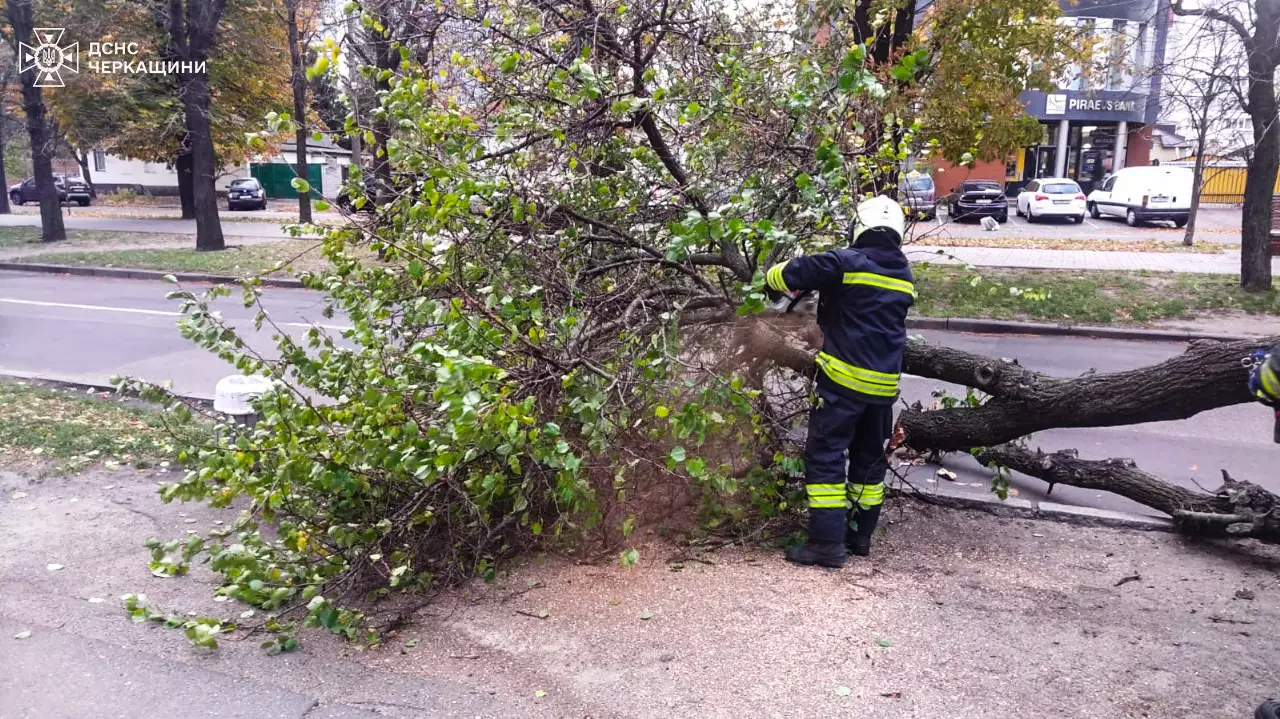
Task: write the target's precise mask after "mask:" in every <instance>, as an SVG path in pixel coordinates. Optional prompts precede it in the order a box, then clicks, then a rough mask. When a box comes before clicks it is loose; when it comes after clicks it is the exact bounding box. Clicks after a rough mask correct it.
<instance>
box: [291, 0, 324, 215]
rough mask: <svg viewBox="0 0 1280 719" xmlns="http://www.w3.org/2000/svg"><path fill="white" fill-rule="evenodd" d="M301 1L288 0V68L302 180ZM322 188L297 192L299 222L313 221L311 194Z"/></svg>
mask: <svg viewBox="0 0 1280 719" xmlns="http://www.w3.org/2000/svg"><path fill="white" fill-rule="evenodd" d="M299 4H300V0H287V2H286V5H287V7H288V13H289V17H288V25H289V69H290V70H291V71H292V78H293V121H294V123H296V124H297V128H298V129H297V131H296V133H295V134H294V144H295V145H296V146H297V153H298V154H297V158H296V160H297V170H296V172H297V174H298V177H300V178H302V179H303V180H306V179H308V177H309V175H308V174H307V71H306V68H304V67H303V66H302V39H301V37H300V34H301V33H300V32H299V30H298V5H299ZM313 191H314V192H319V191H320V188H308V190H307V191H306V192H299V193H298V222H311V193H312V192H313Z"/></svg>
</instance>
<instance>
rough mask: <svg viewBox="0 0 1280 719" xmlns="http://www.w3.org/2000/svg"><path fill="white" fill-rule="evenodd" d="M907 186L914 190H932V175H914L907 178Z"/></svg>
mask: <svg viewBox="0 0 1280 719" xmlns="http://www.w3.org/2000/svg"><path fill="white" fill-rule="evenodd" d="M907 187H909V188H911V189H913V190H932V189H933V178H932V177H912V178H908V179H907Z"/></svg>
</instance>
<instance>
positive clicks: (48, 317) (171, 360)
mask: <svg viewBox="0 0 1280 719" xmlns="http://www.w3.org/2000/svg"><path fill="white" fill-rule="evenodd" d="M171 289H172V287H171V286H169V285H166V284H163V283H159V282H151V281H137V280H107V279H99V278H81V277H64V276H56V275H38V274H26V273H11V272H0V373H8V374H17V375H21V376H42V377H47V378H52V379H61V380H71V381H77V382H86V383H94V384H105V383H106V381H107V378H109V377H111V376H112V375H117V374H118V375H129V376H134V377H138V378H141V379H146V380H151V381H165V380H172V382H173V386H174V389H175V390H176V391H178V392H181V393H187V394H193V395H198V396H210V395H212V392H213V387H214V384H215V383H216V382H217V380H218V379H219V378H221V377H223V376H226V375H227V374H231V373H233V370H232V368H231V367H230V366H229V365H227V364H225V363H223V362H222V361H221V360H219V359H218V358H216V357H214V356H213V355H211V354H209V353H207V352H205V351H203V350H201V349H199V348H197V347H195V346H194V345H192V344H190V343H189V342H187V341H186V340H184V339H183V338H182V337H181V336H179V335H178V333H177V331H176V329H175V328H174V323H175V321H176V319H177V307H176V303H175V302H172V301H168V300H165V299H164V296H165V293H166V292H168V291H169V290H171ZM265 304H266V306H267V309H268V310H269V312H270V313H271V314H272V316H273V317H274V318H275V320H276V321H277V322H278V323H280V324H281V326H282V327H283V328H284V329H285V330H286V331H289V332H295V331H296V332H302V331H303V330H304V328H305V327H306V326H307V325H308V324H309V323H311V322H323V323H326V324H328V326H330V327H332V328H335V329H340V328H341V327H342V320H341V319H334V320H325V319H324V318H322V316H321V302H320V298H319V296H318V295H316V294H315V293H312V292H309V291H305V290H284V289H269V290H267V291H266V295H265ZM218 306H219V307H221V309H222V311H223V313H224V316H226V317H227V318H228V319H231V320H235V321H236V324H237V325H239V326H240V327H241V328H242V329H243V330H244V331H245V332H247V333H250V336H248V337H247V339H248V340H249V342H250V344H251V345H253V346H255V347H257V348H259V349H269V348H270V347H271V346H272V344H271V342H270V339H269V337H268V336H267V332H266V331H264V332H263V333H260V334H258V335H256V336H254V335H252V325H251V322H250V321H249V318H250V317H251V316H252V313H251V312H250V311H248V310H245V309H244V308H243V307H241V306H240V304H239V302H238V299H237V297H236V296H234V295H233V296H232V297H230V298H225V299H223V300H220V301H219V304H218ZM925 335H926V337H927V338H928V339H929V340H931V341H935V342H941V343H946V344H948V345H951V346H955V347H959V348H962V349H966V350H970V351H975V352H981V353H984V354H989V355H993V356H999V357H1013V358H1017V359H1018V360H1019V361H1020V362H1022V364H1023V365H1025V366H1028V367H1031V368H1034V369H1037V370H1040V371H1043V372H1046V373H1049V374H1053V375H1058V376H1071V375H1076V374H1080V373H1082V372H1085V371H1087V370H1089V369H1096V370H1097V371H1099V372H1108V371H1117V370H1124V369H1131V368H1135V367H1141V366H1145V365H1149V364H1152V363H1155V362H1159V361H1161V360H1163V359H1165V358H1168V357H1170V356H1172V355H1174V354H1177V353H1178V352H1180V351H1181V350H1182V346H1181V345H1180V344H1176V343H1144V342H1122V341H1105V340H1086V339H1080V338H1065V337H1027V336H1007V335H1006V336H981V335H969V334H958V333H945V332H930V333H925ZM1241 381H1242V382H1243V381H1245V376H1244V373H1243V370H1242V372H1241ZM940 387H942V384H941V383H939V382H936V381H932V380H926V379H922V378H914V377H909V378H907V379H906V381H905V384H904V398H905V399H906V400H907V401H910V402H914V401H916V400H920V401H922V402H925V403H929V402H931V401H932V397H931V394H932V392H933V391H934V390H935V389H938V388H940ZM951 390H952V392H953V393H956V394H959V395H962V394H963V391H961V390H959V389H958V388H955V387H952V388H951ZM1271 421H1272V420H1271V414H1270V412H1268V411H1267V410H1266V409H1265V408H1263V407H1261V406H1257V405H1240V406H1235V407H1226V408H1222V409H1219V410H1214V411H1212V412H1206V413H1204V414H1201V415H1199V416H1197V417H1195V418H1192V419H1190V420H1185V421H1179V422H1161V423H1153V424H1144V425H1137V426H1129V427H1118V428H1108V429H1069V430H1052V431H1047V432H1042V433H1039V434H1037V435H1036V436H1035V437H1034V444H1036V445H1038V446H1040V447H1043V448H1045V449H1061V448H1065V447H1074V448H1077V449H1079V450H1080V453H1081V455H1082V456H1084V457H1086V458H1097V459H1102V458H1106V457H1113V456H1120V457H1130V458H1132V459H1134V460H1136V461H1137V462H1138V464H1139V465H1140V466H1141V467H1142V468H1144V469H1146V470H1148V471H1151V472H1154V473H1156V474H1158V475H1161V476H1164V477H1167V478H1168V479H1170V480H1172V481H1175V482H1178V483H1180V484H1183V485H1186V486H1195V485H1197V484H1198V485H1200V486H1203V487H1205V488H1210V489H1212V488H1216V487H1217V486H1218V484H1220V474H1219V470H1220V468H1228V469H1229V470H1230V471H1231V472H1232V474H1233V475H1234V476H1236V477H1239V478H1242V479H1250V480H1253V481H1255V482H1258V483H1260V484H1262V485H1263V486H1265V487H1267V488H1268V489H1271V490H1272V491H1276V492H1280V475H1277V474H1276V473H1275V471H1274V467H1275V465H1276V462H1277V460H1280V447H1277V446H1276V445H1273V444H1272V443H1271V437H1272V430H1271ZM945 463H946V465H947V466H949V467H951V468H952V469H954V470H955V471H956V472H957V473H958V474H959V475H960V476H959V481H958V482H955V483H952V486H954V487H962V488H964V489H966V490H968V491H972V492H975V493H978V494H985V493H986V492H987V490H986V488H985V487H986V484H987V482H988V479H989V472H988V471H987V470H985V469H982V468H981V467H979V466H978V465H977V463H976V462H974V461H973V460H972V459H971V458H970V457H968V455H952V456H949V457H948V458H946V460H945ZM931 479H932V480H934V482H933V483H931V482H930V481H929V480H931ZM1015 479H1016V481H1015V487H1016V488H1017V489H1018V491H1019V493H1020V495H1021V496H1023V497H1024V498H1029V499H1036V498H1039V497H1041V496H1042V495H1043V489H1044V487H1045V485H1044V483H1042V482H1039V481H1037V480H1031V479H1029V478H1015ZM910 480H911V482H912V483H913V484H916V485H918V486H921V487H923V488H926V489H927V488H929V487H930V486H933V484H936V483H938V482H944V481H945V480H941V479H937V478H936V477H935V476H934V468H931V467H919V468H913V470H912V472H911V475H910ZM975 484H976V485H981V486H970V485H975ZM1052 499H1054V500H1056V501H1060V502H1064V503H1075V504H1081V505H1086V506H1094V507H1101V508H1108V509H1119V510H1127V511H1146V512H1150V510H1147V509H1145V508H1142V507H1140V506H1139V505H1136V504H1134V503H1131V502H1128V501H1127V500H1123V499H1120V498H1117V497H1113V496H1111V495H1105V494H1103V493H1098V492H1092V491H1086V490H1080V489H1075V488H1071V487H1059V488H1057V489H1055V491H1054V492H1053V497H1052Z"/></svg>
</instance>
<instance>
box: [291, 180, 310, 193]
mask: <svg viewBox="0 0 1280 719" xmlns="http://www.w3.org/2000/svg"><path fill="white" fill-rule="evenodd" d="M289 184H290V185H292V186H293V189H295V190H297V191H298V192H300V193H303V194H305V193H308V192H311V183H310V182H307V181H306V180H304V179H302V178H301V177H295V178H293V179H292V180H290V181H289Z"/></svg>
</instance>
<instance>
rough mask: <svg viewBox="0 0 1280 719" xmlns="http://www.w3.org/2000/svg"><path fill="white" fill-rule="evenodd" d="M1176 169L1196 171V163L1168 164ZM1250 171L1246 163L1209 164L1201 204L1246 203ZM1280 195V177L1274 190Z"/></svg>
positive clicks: (1205, 171) (1206, 169) (1201, 193)
mask: <svg viewBox="0 0 1280 719" xmlns="http://www.w3.org/2000/svg"><path fill="white" fill-rule="evenodd" d="M1163 164H1166V165H1172V166H1174V167H1187V168H1191V169H1195V163H1194V162H1166V163H1163ZM1247 172H1248V170H1247V168H1245V166H1244V163H1232V164H1229V165H1227V164H1209V165H1205V168H1204V182H1203V184H1201V186H1200V202H1202V203H1206V204H1222V205H1239V204H1241V203H1243V202H1244V178H1245V175H1246V174H1247ZM1273 192H1274V193H1275V194H1280V177H1277V178H1276V186H1275V189H1274V190H1273Z"/></svg>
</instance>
